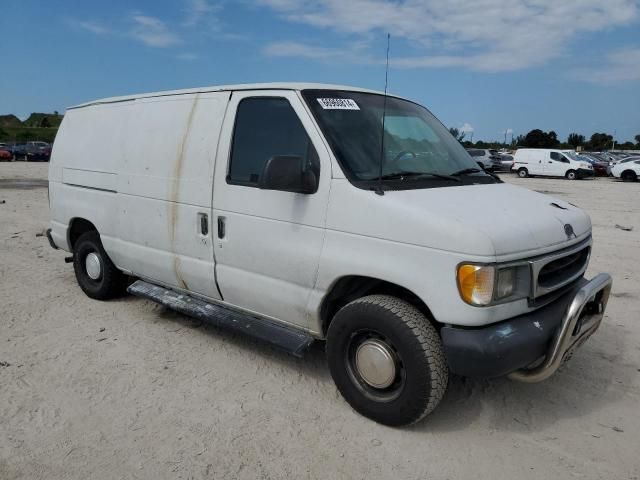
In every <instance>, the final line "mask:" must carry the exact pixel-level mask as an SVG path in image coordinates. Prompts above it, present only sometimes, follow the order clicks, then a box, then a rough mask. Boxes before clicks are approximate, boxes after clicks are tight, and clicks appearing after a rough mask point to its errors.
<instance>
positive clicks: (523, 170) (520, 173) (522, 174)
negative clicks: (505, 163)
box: [518, 167, 529, 178]
mask: <svg viewBox="0 0 640 480" xmlns="http://www.w3.org/2000/svg"><path fill="white" fill-rule="evenodd" d="M518 176H519V177H520V178H527V177H528V176H529V171H528V170H527V169H526V168H524V167H523V168H519V169H518Z"/></svg>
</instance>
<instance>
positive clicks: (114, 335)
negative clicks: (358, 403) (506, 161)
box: [0, 162, 640, 480]
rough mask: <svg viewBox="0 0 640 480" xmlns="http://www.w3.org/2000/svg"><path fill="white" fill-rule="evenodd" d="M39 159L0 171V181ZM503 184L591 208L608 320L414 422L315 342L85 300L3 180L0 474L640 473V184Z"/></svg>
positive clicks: (44, 211)
mask: <svg viewBox="0 0 640 480" xmlns="http://www.w3.org/2000/svg"><path fill="white" fill-rule="evenodd" d="M47 168H48V166H47V164H46V163H43V164H36V163H23V162H15V163H5V164H0V179H1V181H0V183H4V184H11V182H15V181H17V180H19V181H25V180H26V181H29V182H44V181H45V180H46V177H47ZM502 177H503V178H504V179H505V180H506V181H507V182H510V183H514V184H518V185H522V186H524V187H527V188H531V189H536V190H545V191H549V192H556V193H554V195H557V196H558V197H561V198H562V199H564V200H567V201H570V202H571V203H573V204H575V205H578V206H580V207H582V208H584V209H586V210H587V211H588V212H589V213H590V214H591V217H592V220H593V228H594V230H593V236H594V249H593V255H592V259H591V265H590V268H589V275H593V274H595V273H597V272H600V271H608V272H610V273H611V274H612V276H613V279H614V286H613V295H612V297H611V299H610V302H609V307H608V310H607V315H606V317H605V319H604V322H603V325H602V327H601V328H600V330H599V331H598V332H597V333H596V334H595V335H594V336H593V337H592V338H591V339H589V341H588V342H587V343H586V344H585V345H584V346H583V347H582V348H580V349H579V350H578V351H577V352H576V354H575V355H574V357H573V359H572V360H571V362H570V363H569V364H568V365H566V367H565V368H563V369H562V370H561V371H560V372H559V373H557V374H556V375H555V376H554V377H552V378H551V379H549V380H548V381H546V382H543V383H541V384H535V385H528V384H522V383H515V382H512V381H509V380H506V379H496V380H470V379H463V378H457V377H453V378H452V379H451V382H450V386H449V390H448V392H447V394H446V396H445V398H444V400H443V402H442V403H441V405H440V406H439V407H438V408H437V409H436V411H435V412H434V413H433V414H432V415H430V416H429V417H428V418H427V419H426V420H425V421H423V422H421V423H419V424H418V425H414V426H412V427H409V428H388V427H383V426H381V425H377V424H375V423H373V422H372V421H370V420H367V419H366V418H363V417H361V416H360V415H358V414H356V413H355V412H354V411H353V410H351V408H350V407H349V406H348V405H347V403H346V402H345V401H344V400H343V399H342V398H341V397H340V395H339V394H338V392H337V390H336V388H335V386H334V384H333V382H332V380H331V377H330V375H329V371H328V369H327V365H326V362H325V359H324V352H323V345H322V344H316V345H315V346H314V347H313V348H312V349H311V350H310V351H309V352H308V354H307V355H306V357H305V358H304V359H296V358H294V357H291V356H288V355H286V354H283V353H280V352H279V351H276V350H274V349H272V348H269V347H267V346H265V345H262V344H259V343H256V342H255V341H252V340H250V339H247V338H244V337H239V336H236V335H232V334H229V333H226V332H221V331H217V330H215V329H214V328H211V327H208V326H206V325H204V324H202V323H200V322H198V321H193V320H191V319H189V318H187V317H184V316H182V315H179V314H176V313H172V312H169V311H166V310H164V309H163V308H162V307H159V306H158V305H155V304H153V303H150V302H148V301H144V300H141V299H139V298H134V297H124V298H122V299H119V300H115V301H109V302H99V301H95V300H91V299H89V298H88V297H86V296H85V295H84V294H83V293H82V291H81V290H80V288H79V287H78V286H77V284H76V281H75V278H74V275H73V268H72V266H71V265H70V264H66V263H64V257H65V255H67V254H66V253H65V252H61V251H56V250H53V249H51V248H50V247H49V244H48V242H47V240H46V237H44V236H42V232H43V231H44V229H45V228H46V227H47V221H48V206H47V190H46V188H32V189H25V188H6V187H5V188H0V479H2V480H12V479H23V478H24V479H40V478H41V479H51V478H64V479H82V480H84V479H87V478H92V479H102V478H105V479H106V478H109V479H111V478H126V479H129V478H130V479H134V478H140V479H142V478H151V479H154V480H156V479H165V478H166V479H175V478H185V479H186V478H196V479H198V478H251V479H253V478H265V479H269V478H270V479H281V478H295V479H301V478H327V479H334V478H367V479H378V478H379V479H390V478H394V479H405V478H411V479H426V478H428V479H463V478H500V479H507V478H518V479H541V478H553V479H565V478H566V479H573V478H587V479H595V478H603V479H614V478H615V479H638V478H639V477H640V461H639V460H638V445H640V415H638V406H639V405H640V347H639V345H640V322H639V321H638V319H640V294H639V293H638V292H640V273H639V266H638V252H639V251H640V212H639V208H640V183H622V182H618V181H613V180H610V179H607V178H603V179H600V178H598V179H594V180H581V181H573V182H571V181H566V180H556V179H538V178H525V179H517V178H515V177H514V176H512V175H509V174H505V175H502ZM44 186H46V185H44ZM372 194H373V193H372ZM3 201H4V203H3ZM486 213H487V214H490V213H491V212H486ZM616 224H618V225H624V226H627V227H634V228H633V230H630V231H626V230H621V229H619V228H616V227H615V225H616Z"/></svg>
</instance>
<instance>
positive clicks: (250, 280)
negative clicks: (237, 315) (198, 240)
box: [212, 90, 331, 328]
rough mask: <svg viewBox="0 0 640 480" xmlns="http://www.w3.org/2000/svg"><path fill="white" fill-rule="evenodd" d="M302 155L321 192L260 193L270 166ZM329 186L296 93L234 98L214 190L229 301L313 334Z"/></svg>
mask: <svg viewBox="0 0 640 480" xmlns="http://www.w3.org/2000/svg"><path fill="white" fill-rule="evenodd" d="M277 156H300V157H302V159H303V160H304V162H305V163H306V164H308V165H311V166H312V168H313V169H314V171H315V174H316V175H317V179H318V187H317V191H315V193H292V192H287V191H280V190H265V189H261V188H259V184H260V178H261V176H262V174H263V169H264V167H265V164H266V162H267V161H268V160H269V159H271V158H273V157H277ZM330 179H331V164H330V158H329V154H328V152H327V150H326V147H325V146H324V143H323V141H322V139H321V137H320V135H319V133H318V131H317V129H316V127H315V124H314V123H313V121H312V120H311V118H310V117H309V114H308V113H307V110H306V108H305V106H304V104H303V103H302V99H301V98H300V97H299V96H298V94H297V93H296V92H294V91H288V90H271V91H269V90H261V91H253V92H249V91H238V92H233V95H232V97H231V100H230V103H229V106H228V109H227V113H226V115H225V120H224V124H223V127H222V134H221V138H220V145H219V147H218V153H217V159H216V167H215V174H214V188H213V222H212V223H213V228H214V232H213V234H214V237H213V239H214V256H215V262H216V279H217V282H218V286H219V288H220V291H221V293H222V297H223V299H224V301H225V302H228V303H230V304H232V305H235V306H238V307H241V308H243V309H246V310H249V311H254V312H260V313H262V314H266V315H269V316H271V317H274V318H277V319H280V320H283V321H285V322H287V323H291V324H294V325H297V326H299V327H303V328H307V327H308V326H309V313H310V312H309V311H308V308H307V304H308V302H309V297H310V294H311V290H312V289H313V287H314V285H315V281H316V276H317V272H318V264H319V258H320V253H321V249H322V245H323V241H324V228H325V219H326V211H327V203H328V197H329V184H330Z"/></svg>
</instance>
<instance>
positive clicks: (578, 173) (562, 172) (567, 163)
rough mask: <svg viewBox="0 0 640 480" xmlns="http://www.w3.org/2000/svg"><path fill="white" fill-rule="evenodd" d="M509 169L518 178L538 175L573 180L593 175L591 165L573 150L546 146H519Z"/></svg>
mask: <svg viewBox="0 0 640 480" xmlns="http://www.w3.org/2000/svg"><path fill="white" fill-rule="evenodd" d="M511 169H512V170H513V171H515V172H517V174H518V176H519V177H520V178H525V177H528V176H532V175H540V176H544V177H565V178H567V179H569V180H575V179H576V178H584V177H590V176H592V175H593V166H592V165H591V164H590V163H588V162H585V161H583V160H580V158H579V157H578V155H576V153H575V152H573V151H567V150H555V149H548V148H519V149H518V150H517V151H516V154H515V156H514V157H513V167H511Z"/></svg>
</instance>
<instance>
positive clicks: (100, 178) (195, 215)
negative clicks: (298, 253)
mask: <svg viewBox="0 0 640 480" xmlns="http://www.w3.org/2000/svg"><path fill="white" fill-rule="evenodd" d="M229 95H230V93H229V92H212V93H202V94H193V95H180V96H176V97H162V98H150V99H137V100H132V101H126V102H121V103H113V104H99V105H93V106H88V107H83V108H78V109H72V110H69V111H68V112H67V115H65V120H64V121H63V125H62V126H61V129H60V132H59V134H58V138H57V139H56V146H55V155H54V156H53V158H52V162H51V167H50V181H51V182H50V188H51V191H52V196H51V209H52V236H53V238H54V239H55V240H56V243H57V244H59V245H61V246H63V247H64V246H65V245H66V238H65V241H64V242H62V243H58V241H59V239H60V238H62V237H66V235H67V234H66V229H67V227H68V225H69V223H70V221H71V220H72V219H73V218H76V217H81V218H85V219H87V220H89V221H90V222H92V223H93V224H94V225H95V226H96V228H97V229H98V232H99V233H100V238H101V240H102V243H103V245H104V247H105V250H106V251H107V253H108V254H109V256H110V257H111V259H112V260H113V261H114V263H115V264H116V265H117V266H118V267H119V268H121V269H123V270H125V271H127V272H131V273H133V274H134V275H139V276H143V277H145V278H148V279H151V280H156V281H158V282H161V283H163V284H165V285H169V286H175V287H178V288H183V289H187V290H191V291H194V292H196V293H199V294H201V295H204V296H207V297H211V298H219V294H218V290H217V287H216V285H215V275H214V259H213V246H212V243H211V230H212V228H211V198H212V186H213V169H214V162H215V150H216V145H217V142H218V138H219V134H220V127H221V124H222V117H223V114H224V109H225V106H226V103H227V101H228V98H229ZM202 217H206V219H207V228H206V230H208V232H207V234H206V235H204V234H202V231H201V229H202V225H201V221H202ZM66 247H67V248H68V245H66Z"/></svg>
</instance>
